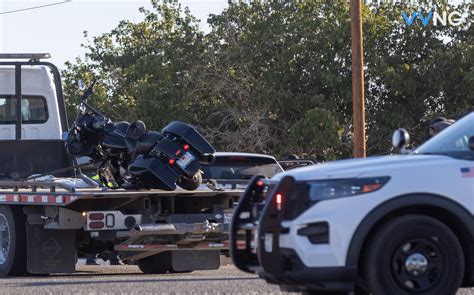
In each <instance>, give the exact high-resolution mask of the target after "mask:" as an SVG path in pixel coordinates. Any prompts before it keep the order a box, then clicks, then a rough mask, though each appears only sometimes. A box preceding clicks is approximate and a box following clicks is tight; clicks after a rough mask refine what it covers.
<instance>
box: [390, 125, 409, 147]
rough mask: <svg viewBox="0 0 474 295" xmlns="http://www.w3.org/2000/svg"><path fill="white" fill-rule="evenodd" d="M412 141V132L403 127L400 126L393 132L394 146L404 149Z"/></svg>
mask: <svg viewBox="0 0 474 295" xmlns="http://www.w3.org/2000/svg"><path fill="white" fill-rule="evenodd" d="M409 143H410V134H408V131H406V129H403V128H399V129H397V130H395V131H394V132H393V135H392V146H393V147H394V148H398V149H404V148H405V147H406V146H407V145H408V144H409Z"/></svg>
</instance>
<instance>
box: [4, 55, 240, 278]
mask: <svg viewBox="0 0 474 295" xmlns="http://www.w3.org/2000/svg"><path fill="white" fill-rule="evenodd" d="M48 57H49V55H48V54H0V276H9V275H24V274H52V273H71V272H74V271H75V265H76V262H77V259H78V257H83V256H86V255H96V254H99V256H100V257H103V258H106V259H107V258H108V257H112V255H117V253H118V254H119V255H120V257H121V258H122V260H123V261H125V262H129V261H133V262H135V263H137V264H138V266H139V267H140V269H141V270H142V271H143V272H144V273H166V272H189V271H193V270H201V269H217V268H219V266H220V254H221V253H228V248H229V244H228V236H229V234H228V233H229V223H230V220H231V216H232V211H233V207H234V204H236V202H237V200H238V198H239V197H240V195H241V194H242V192H243V191H242V190H238V189H228V190H226V189H222V188H221V189H218V190H216V189H214V190H212V189H198V190H195V191H187V190H183V189H177V190H175V191H164V190H123V189H106V188H103V187H102V186H100V185H98V183H96V182H94V181H92V180H91V179H89V178H87V177H86V176H84V175H83V174H82V173H81V170H80V166H79V165H78V164H77V161H76V159H74V158H71V157H70V156H69V155H68V154H67V153H66V151H65V149H64V141H63V140H62V136H63V134H64V133H65V132H67V131H68V123H67V117H66V111H65V106H64V98H63V92H62V86H61V80H60V75H59V71H58V69H57V68H56V66H54V65H53V64H51V63H49V62H45V61H42V59H45V58H48Z"/></svg>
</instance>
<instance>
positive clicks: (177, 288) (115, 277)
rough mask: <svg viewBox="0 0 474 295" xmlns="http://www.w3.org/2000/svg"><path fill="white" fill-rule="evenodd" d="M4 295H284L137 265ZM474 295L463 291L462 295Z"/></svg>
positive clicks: (4, 290) (211, 275)
mask: <svg viewBox="0 0 474 295" xmlns="http://www.w3.org/2000/svg"><path fill="white" fill-rule="evenodd" d="M0 294H2V295H3V294H9V295H10V294H35V295H36V294H88V295H92V294H137V295H138V294H140V295H141V294H252V295H255V294H281V292H280V291H279V288H278V287H277V286H273V285H269V284H267V283H265V282H264V281H263V280H260V279H259V278H257V277H256V276H253V275H249V274H245V273H243V272H240V271H238V270H237V269H236V268H234V267H233V266H231V265H227V266H222V267H221V268H220V269H219V270H213V271H196V272H193V273H188V274H166V275H144V274H142V273H141V272H140V270H139V269H138V268H137V267H136V266H84V265H79V266H78V268H77V272H76V273H75V274H73V275H55V276H46V277H26V278H6V279H0ZM469 294H474V288H473V289H463V290H462V291H460V292H459V293H458V295H469Z"/></svg>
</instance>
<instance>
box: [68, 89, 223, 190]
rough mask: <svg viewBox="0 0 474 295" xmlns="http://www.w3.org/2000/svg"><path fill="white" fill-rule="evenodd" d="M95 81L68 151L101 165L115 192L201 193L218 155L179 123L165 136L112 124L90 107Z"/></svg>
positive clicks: (131, 125) (101, 174) (101, 173)
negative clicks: (204, 169)
mask: <svg viewBox="0 0 474 295" xmlns="http://www.w3.org/2000/svg"><path fill="white" fill-rule="evenodd" d="M95 83H96V82H95V81H93V82H92V83H91V85H90V86H89V87H88V88H87V89H86V90H85V91H84V93H83V95H82V97H81V101H80V104H79V106H78V112H77V116H76V119H75V120H74V123H73V126H72V128H71V129H70V130H69V134H68V138H67V140H66V150H67V151H68V153H70V154H71V155H74V156H87V157H90V158H91V159H92V161H93V162H94V163H95V164H97V165H98V166H99V167H98V174H99V177H100V180H101V182H102V184H104V185H106V186H108V187H109V188H128V189H141V188H146V189H154V188H159V189H165V190H174V189H176V184H178V185H179V186H180V187H182V188H184V189H187V190H195V189H197V188H198V187H199V185H200V184H201V181H202V177H201V171H200V167H201V166H200V165H201V163H206V164H209V163H212V162H213V161H214V156H213V153H214V152H215V149H214V148H213V147H212V146H211V145H210V144H209V143H208V142H207V141H206V140H205V139H204V138H203V137H202V136H201V135H200V134H199V133H198V132H197V131H196V129H194V128H193V127H191V126H189V125H187V124H185V123H183V122H179V121H174V122H171V123H170V124H168V125H167V126H166V127H165V128H163V130H162V133H159V132H156V131H147V130H146V126H145V124H144V123H143V122H142V121H135V122H133V123H129V122H125V121H122V122H112V121H111V120H110V119H109V118H107V117H105V116H104V115H102V114H101V113H100V112H99V111H98V110H96V109H95V108H93V107H92V106H90V105H89V104H88V103H87V99H88V97H90V96H91V95H92V94H93V87H94V85H95Z"/></svg>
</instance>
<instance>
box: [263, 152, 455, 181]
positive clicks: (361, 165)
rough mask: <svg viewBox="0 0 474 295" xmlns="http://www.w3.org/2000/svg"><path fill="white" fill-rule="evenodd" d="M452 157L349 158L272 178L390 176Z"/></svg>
mask: <svg viewBox="0 0 474 295" xmlns="http://www.w3.org/2000/svg"><path fill="white" fill-rule="evenodd" d="M450 159H451V158H449V157H446V156H438V155H419V154H418V155H396V156H382V157H369V158H365V159H348V160H340V161H334V162H328V163H325V164H319V165H312V166H307V167H302V168H297V169H292V170H290V171H287V172H286V173H280V174H277V175H275V176H274V177H273V178H272V180H276V181H279V180H280V179H281V178H283V177H284V176H286V175H290V176H293V177H294V178H295V179H296V180H297V181H305V180H318V179H340V178H357V177H361V176H362V175H367V176H390V174H391V173H390V172H391V171H395V170H397V171H398V170H400V169H406V170H409V169H412V168H413V167H417V168H420V167H422V166H424V165H427V166H429V167H432V166H437V165H439V164H441V162H444V161H449V160H450Z"/></svg>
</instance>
